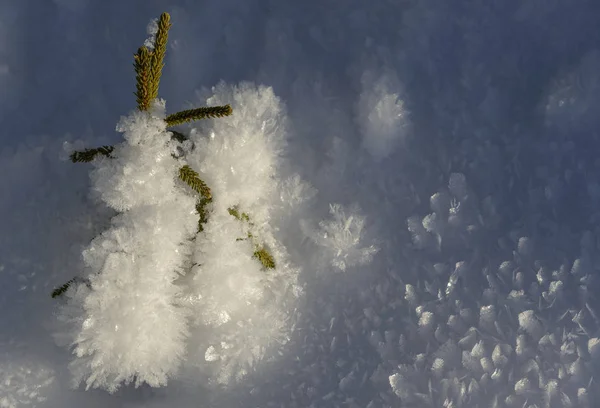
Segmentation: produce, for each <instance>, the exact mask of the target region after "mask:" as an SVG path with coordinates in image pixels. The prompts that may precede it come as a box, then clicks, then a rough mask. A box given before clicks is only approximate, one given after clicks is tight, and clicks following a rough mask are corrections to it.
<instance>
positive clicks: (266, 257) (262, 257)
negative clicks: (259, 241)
mask: <svg viewBox="0 0 600 408" xmlns="http://www.w3.org/2000/svg"><path fill="white" fill-rule="evenodd" d="M254 257H255V258H256V259H258V260H259V261H260V263H261V264H262V265H263V266H264V267H265V269H275V259H274V258H273V255H271V254H270V253H269V251H268V250H267V248H266V247H265V246H262V247H258V248H257V249H256V251H254Z"/></svg>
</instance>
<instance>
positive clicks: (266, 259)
mask: <svg viewBox="0 0 600 408" xmlns="http://www.w3.org/2000/svg"><path fill="white" fill-rule="evenodd" d="M227 212H229V214H230V215H231V216H232V217H234V218H235V219H237V220H239V221H245V222H247V223H248V224H249V225H254V224H252V223H251V222H250V216H249V215H248V214H247V213H245V212H242V213H240V210H239V207H238V206H237V205H234V206H233V207H229V208H228V209H227ZM253 238H254V236H253V235H252V233H251V232H248V234H247V238H236V241H245V240H247V239H249V240H252V241H254V240H253ZM254 246H255V248H256V249H255V251H254V254H253V257H254V258H256V259H258V260H259V261H260V263H261V264H262V265H263V267H264V268H265V269H275V259H274V258H273V255H271V254H270V253H269V251H268V249H267V247H265V246H264V245H263V246H260V245H257V244H254Z"/></svg>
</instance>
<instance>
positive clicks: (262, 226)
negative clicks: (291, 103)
mask: <svg viewBox="0 0 600 408" xmlns="http://www.w3.org/2000/svg"><path fill="white" fill-rule="evenodd" d="M157 24H158V28H156V32H154V33H153V36H154V37H153V38H154V46H153V47H145V46H144V47H141V48H140V50H139V51H138V53H137V54H136V56H135V64H134V65H135V68H136V73H137V92H136V95H137V102H138V110H137V111H134V112H132V113H131V114H130V115H128V116H126V117H123V118H122V119H121V120H120V122H119V124H118V125H117V131H119V132H121V133H123V136H124V139H125V140H124V142H123V143H120V144H118V145H116V146H103V147H101V148H98V149H88V150H85V151H84V152H73V153H72V154H71V159H72V161H73V162H92V165H93V166H94V169H93V170H92V171H91V173H90V178H91V185H92V192H93V195H94V196H95V197H96V198H98V199H99V200H101V201H102V202H104V203H105V204H106V205H107V206H108V207H110V208H112V209H114V210H116V211H117V212H118V215H116V216H115V217H114V218H113V219H112V220H111V223H110V227H109V228H108V229H107V230H106V231H104V232H103V233H102V234H101V235H99V236H97V237H96V238H95V239H93V240H92V242H91V243H90V244H89V245H88V247H87V248H86V249H85V250H84V251H83V264H84V267H85V269H84V274H83V276H77V277H75V278H73V279H71V280H69V281H68V282H67V283H65V284H64V285H62V286H60V287H59V288H57V289H56V290H55V291H54V292H53V293H52V296H53V297H55V298H58V299H59V300H60V301H61V302H63V306H62V308H61V313H60V315H59V321H60V322H61V323H62V324H63V325H62V327H61V328H60V330H58V332H57V333H56V339H57V341H58V343H59V344H64V345H68V346H70V347H72V350H73V354H75V356H76V358H75V359H74V361H73V362H72V363H71V370H72V373H73V376H74V385H77V384H79V383H81V382H85V384H86V385H87V388H90V387H91V388H104V389H106V390H108V391H109V392H114V391H116V390H117V389H118V388H119V387H120V386H121V385H122V384H129V383H134V384H135V386H138V385H140V384H142V383H147V384H149V385H151V386H154V387H156V386H161V385H165V384H166V383H167V380H168V379H169V378H170V377H172V376H174V375H175V374H176V373H177V371H178V370H179V369H180V368H181V366H182V363H183V362H184V357H186V356H188V358H186V359H185V362H186V367H187V369H198V368H199V369H201V370H202V371H203V372H205V373H206V375H208V376H209V378H210V379H214V380H215V381H216V383H218V384H223V383H228V382H229V381H230V380H232V379H233V380H235V379H238V378H241V377H243V376H244V374H245V373H247V372H249V371H250V370H251V369H252V368H253V367H254V365H255V364H254V363H255V362H257V361H259V360H260V359H261V358H263V357H264V356H265V353H266V352H267V350H268V349H269V347H270V346H271V345H276V344H283V343H285V341H286V335H285V327H284V326H285V324H286V322H287V320H288V318H287V317H286V315H285V310H286V309H285V308H284V307H283V306H284V305H286V304H287V302H288V301H289V300H290V299H293V298H295V297H296V296H297V295H299V293H300V290H299V288H298V287H297V286H296V284H295V281H296V276H297V272H298V271H297V270H296V269H295V268H294V267H292V266H291V265H290V263H289V262H288V261H286V250H285V248H283V247H282V245H281V244H279V243H278V241H277V239H276V237H275V236H274V230H273V228H272V227H271V226H270V225H269V223H270V221H271V214H270V212H271V210H273V209H276V208H277V206H279V207H281V206H282V203H281V201H280V200H279V202H278V201H277V198H278V197H277V195H275V194H274V193H275V192H276V190H277V187H278V183H279V181H278V180H277V179H276V177H275V175H276V174H275V171H276V168H277V166H278V165H279V156H280V155H281V153H282V150H283V148H284V146H285V143H284V139H283V134H284V132H285V115H284V111H283V108H282V106H281V104H280V103H279V101H278V99H277V98H276V97H275V95H274V94H273V91H272V90H271V89H270V88H265V87H260V88H256V87H254V86H252V85H250V84H243V85H242V86H240V87H227V86H226V85H225V84H222V85H220V86H219V87H216V88H215V89H214V91H215V95H214V96H213V97H212V98H209V100H208V102H209V103H215V102H223V103H225V102H233V104H234V106H235V108H236V110H237V109H239V115H237V116H234V118H235V119H234V120H232V121H227V122H225V121H224V122H222V124H221V125H218V124H216V125H214V126H213V125H212V124H210V125H207V127H206V128H205V129H204V131H199V130H198V129H192V131H191V132H190V135H189V137H188V136H185V135H183V134H182V133H180V132H177V131H169V130H167V128H168V127H169V126H174V125H177V124H181V123H185V122H190V121H193V120H197V119H204V118H213V117H216V118H219V117H223V116H228V115H230V114H231V113H232V108H231V106H230V105H229V104H226V105H223V106H216V107H206V108H198V109H190V110H186V111H182V112H179V113H176V114H172V115H167V114H166V113H165V102H164V101H162V100H160V99H157V94H158V82H159V80H160V73H161V70H162V65H163V63H162V60H163V58H164V52H165V46H166V36H167V30H168V28H169V26H170V23H169V16H168V14H163V15H161V18H160V20H159V21H158V23H157ZM207 134H209V135H210V137H206V135H207ZM196 170H198V171H196ZM209 186H210V187H209ZM188 348H189V349H190V350H191V351H190V353H188Z"/></svg>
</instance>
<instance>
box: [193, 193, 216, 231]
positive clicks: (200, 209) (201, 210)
mask: <svg viewBox="0 0 600 408" xmlns="http://www.w3.org/2000/svg"><path fill="white" fill-rule="evenodd" d="M211 202H212V198H206V197H202V198H201V199H200V200H198V202H197V203H196V212H197V213H198V216H199V218H198V232H202V231H204V224H206V223H207V222H208V210H207V209H206V207H207V206H208V205H209V204H210V203H211Z"/></svg>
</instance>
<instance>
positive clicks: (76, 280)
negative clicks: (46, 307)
mask: <svg viewBox="0 0 600 408" xmlns="http://www.w3.org/2000/svg"><path fill="white" fill-rule="evenodd" d="M74 283H85V284H86V285H87V286H88V288H90V289H91V283H90V281H89V279H85V278H81V277H79V276H76V277H74V278H72V279H69V280H68V281H67V282H65V283H64V284H63V285H62V286H60V287H58V288H56V289H54V290H53V291H52V299H54V298H56V297H58V296H61V295H63V294H64V293H65V292H66V291H67V290H69V288H70V287H71V285H72V284H74Z"/></svg>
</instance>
